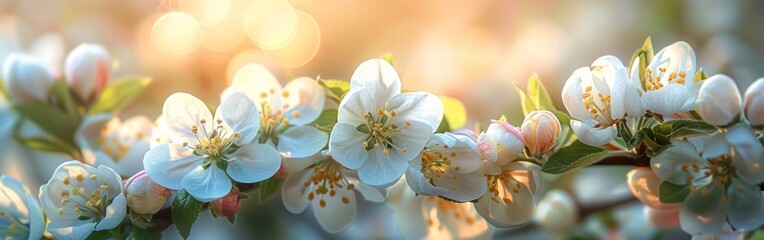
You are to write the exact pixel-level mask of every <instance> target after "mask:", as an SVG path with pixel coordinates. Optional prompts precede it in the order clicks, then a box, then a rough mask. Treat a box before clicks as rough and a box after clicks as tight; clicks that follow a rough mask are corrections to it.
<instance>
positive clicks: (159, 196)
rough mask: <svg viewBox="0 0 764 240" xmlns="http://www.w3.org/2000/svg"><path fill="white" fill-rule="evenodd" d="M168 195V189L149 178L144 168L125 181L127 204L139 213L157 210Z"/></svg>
mask: <svg viewBox="0 0 764 240" xmlns="http://www.w3.org/2000/svg"><path fill="white" fill-rule="evenodd" d="M170 195H172V192H171V191H170V189H167V188H165V187H163V186H162V185H159V184H157V183H156V182H154V180H151V178H149V175H147V174H146V171H145V170H143V171H140V172H138V173H136V174H135V175H133V176H132V177H130V178H129V179H127V181H126V182H125V196H126V197H127V206H129V207H130V209H132V210H133V211H134V212H136V213H139V214H153V213H156V212H158V211H159V210H160V209H162V206H163V205H164V203H165V201H167V198H168V197H170Z"/></svg>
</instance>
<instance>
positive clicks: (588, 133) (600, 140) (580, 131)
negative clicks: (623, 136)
mask: <svg viewBox="0 0 764 240" xmlns="http://www.w3.org/2000/svg"><path fill="white" fill-rule="evenodd" d="M594 124H596V122H595V121H594V120H591V119H587V120H584V121H578V120H570V128H571V129H573V132H574V133H575V134H576V137H578V140H581V142H583V143H585V144H587V145H590V146H602V145H605V144H608V143H609V142H610V141H612V140H613V139H614V138H615V137H616V135H618V130H616V128H615V127H614V126H609V127H607V128H594V127H592V126H594Z"/></svg>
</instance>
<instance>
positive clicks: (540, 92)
mask: <svg viewBox="0 0 764 240" xmlns="http://www.w3.org/2000/svg"><path fill="white" fill-rule="evenodd" d="M515 89H517V92H518V93H519V94H520V105H521V106H522V109H523V115H528V113H530V112H533V111H537V110H547V111H550V112H552V113H554V116H555V117H557V119H558V120H559V121H560V125H563V126H567V125H569V124H570V119H571V118H570V115H568V114H567V113H565V112H563V111H560V110H557V108H555V107H554V103H553V102H552V99H551V98H550V97H549V93H548V92H547V91H546V88H545V87H544V85H543V84H542V83H541V81H540V80H539V78H538V75H536V74H533V75H531V76H530V78H528V88H527V92H526V91H525V90H523V88H522V87H520V85H518V84H517V83H515Z"/></svg>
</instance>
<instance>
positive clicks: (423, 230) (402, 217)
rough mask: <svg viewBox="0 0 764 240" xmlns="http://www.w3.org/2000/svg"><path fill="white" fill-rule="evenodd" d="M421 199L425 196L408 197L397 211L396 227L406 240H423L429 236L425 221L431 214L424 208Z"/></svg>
mask: <svg viewBox="0 0 764 240" xmlns="http://www.w3.org/2000/svg"><path fill="white" fill-rule="evenodd" d="M406 190H408V189H406ZM412 195H413V194H412ZM421 198H425V196H422V197H416V198H415V197H414V196H411V197H407V198H405V199H403V200H402V202H401V204H399V205H398V209H396V211H395V215H394V216H395V218H394V221H395V223H396V224H395V225H396V226H397V227H398V230H399V231H401V234H402V235H403V237H404V238H406V239H423V238H424V237H426V236H427V232H428V228H429V227H428V226H427V223H426V221H425V216H428V215H429V213H428V212H426V209H425V208H423V206H422V199H421Z"/></svg>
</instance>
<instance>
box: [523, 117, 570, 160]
mask: <svg viewBox="0 0 764 240" xmlns="http://www.w3.org/2000/svg"><path fill="white" fill-rule="evenodd" d="M520 129H521V130H522V132H523V136H524V137H525V147H526V148H527V149H528V152H529V153H530V154H532V155H541V154H544V153H547V152H549V151H550V150H552V148H554V146H555V144H556V143H557V137H558V136H560V120H558V119H557V117H556V116H555V115H554V113H552V112H550V111H546V110H541V111H533V112H530V113H528V115H527V116H525V120H523V125H522V126H520Z"/></svg>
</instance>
